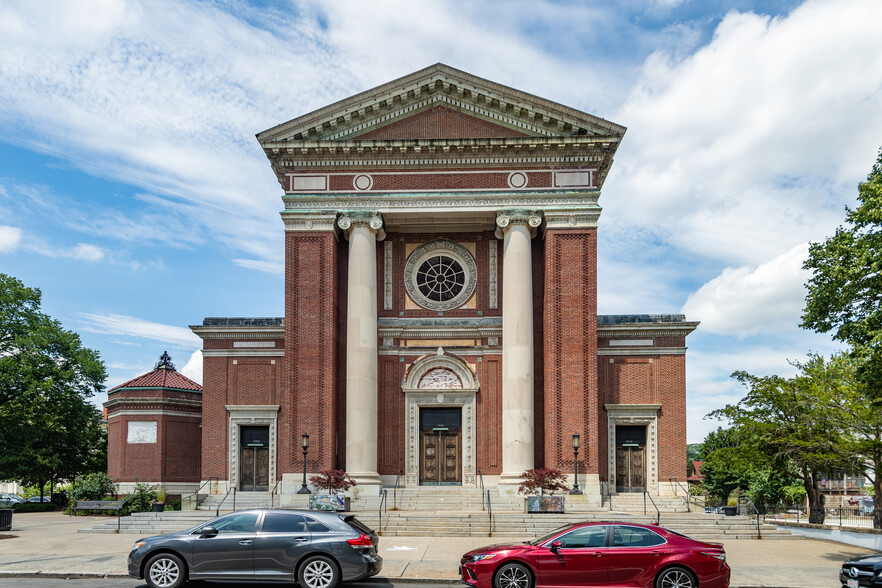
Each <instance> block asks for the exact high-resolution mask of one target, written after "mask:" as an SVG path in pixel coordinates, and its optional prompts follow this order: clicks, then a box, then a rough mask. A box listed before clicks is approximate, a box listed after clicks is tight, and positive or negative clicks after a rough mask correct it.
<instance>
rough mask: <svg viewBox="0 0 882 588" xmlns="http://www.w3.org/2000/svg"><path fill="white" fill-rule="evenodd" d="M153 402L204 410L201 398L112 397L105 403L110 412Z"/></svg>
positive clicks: (154, 403)
mask: <svg viewBox="0 0 882 588" xmlns="http://www.w3.org/2000/svg"><path fill="white" fill-rule="evenodd" d="M142 404H153V405H163V406H177V407H180V408H193V409H197V408H198V409H199V410H202V401H201V400H186V399H183V398H150V397H128V398H111V399H110V400H108V401H107V402H105V403H104V406H105V408H107V410H108V412H109V411H110V410H112V409H115V408H117V407H124V406H133V405H142Z"/></svg>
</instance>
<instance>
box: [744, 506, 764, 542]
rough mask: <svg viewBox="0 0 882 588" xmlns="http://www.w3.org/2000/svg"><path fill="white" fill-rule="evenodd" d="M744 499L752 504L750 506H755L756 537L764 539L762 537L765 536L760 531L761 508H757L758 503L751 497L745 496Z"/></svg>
mask: <svg viewBox="0 0 882 588" xmlns="http://www.w3.org/2000/svg"><path fill="white" fill-rule="evenodd" d="M744 501H745V502H747V503H748V504H749V505H750V507H751V508H753V512H755V513H756V538H757V539H762V538H763V533H762V531H760V520H759V518H760V513H759V510H757V508H756V505H755V504H754V503H753V501H752V500H751V499H750V498H748V497H746V496H744Z"/></svg>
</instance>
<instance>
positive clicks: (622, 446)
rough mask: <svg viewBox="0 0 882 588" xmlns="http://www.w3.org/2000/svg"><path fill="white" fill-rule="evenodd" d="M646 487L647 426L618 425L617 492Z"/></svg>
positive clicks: (637, 490) (638, 490) (634, 490)
mask: <svg viewBox="0 0 882 588" xmlns="http://www.w3.org/2000/svg"><path fill="white" fill-rule="evenodd" d="M645 489H646V427H645V426H636V427H634V426H617V427H616V492H643V491H644V490H645Z"/></svg>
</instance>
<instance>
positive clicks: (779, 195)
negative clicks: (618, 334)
mask: <svg viewBox="0 0 882 588" xmlns="http://www.w3.org/2000/svg"><path fill="white" fill-rule="evenodd" d="M880 21H882V3H879V2H877V1H875V0H843V1H840V2H825V1H820V0H819V1H813V0H809V1H808V2H806V3H805V4H803V5H802V6H800V7H798V8H796V9H795V10H794V11H793V12H792V13H790V14H789V15H787V16H785V17H780V18H769V17H764V16H759V15H756V14H752V13H748V14H743V13H738V12H734V11H733V12H730V13H729V14H728V15H727V16H726V17H725V18H724V19H723V20H722V22H721V23H720V24H719V26H718V27H717V29H716V31H715V33H714V36H713V39H712V40H711V41H710V42H709V43H708V44H707V45H706V46H704V47H702V48H701V49H699V50H698V51H696V52H694V53H692V54H690V55H688V56H686V57H684V58H680V57H679V56H676V57H672V56H671V55H669V54H666V53H663V52H659V53H656V54H654V55H652V56H651V57H650V58H649V59H648V60H647V61H646V63H645V64H644V67H643V71H642V77H641V79H640V81H639V83H638V84H637V85H636V86H635V88H634V90H633V92H632V94H631V96H630V97H629V98H628V100H627V101H626V103H625V104H624V105H623V106H622V108H621V109H619V111H618V112H617V113H616V114H615V118H614V120H616V121H618V122H622V123H624V124H626V125H627V126H628V127H629V130H628V133H627V135H626V137H625V140H624V142H623V145H622V148H621V150H620V151H619V153H618V154H617V157H616V160H617V166H616V167H615V168H614V169H613V171H612V174H611V176H610V181H609V182H608V183H607V185H606V187H605V190H604V192H605V201H604V207H605V208H606V212H605V214H606V215H608V216H609V217H614V218H616V219H617V222H622V223H626V224H633V223H636V224H639V225H642V226H653V227H659V226H661V227H665V229H666V235H667V240H668V241H669V242H670V243H672V244H674V245H676V246H677V247H680V248H682V249H684V250H686V251H692V252H696V253H698V254H700V255H703V256H708V257H711V256H712V257H713V258H715V259H717V260H721V261H723V262H724V263H728V264H733V263H737V264H758V263H761V262H763V261H765V260H766V259H768V251H782V250H785V249H789V248H791V247H793V246H794V245H796V244H798V243H803V242H806V241H810V240H815V239H819V238H822V237H823V236H825V235H827V234H830V233H832V231H833V230H834V229H835V226H836V225H837V224H838V223H839V222H840V221H841V219H842V217H843V214H844V212H843V205H844V204H846V203H848V202H850V201H852V200H853V198H854V197H855V195H856V191H855V189H854V186H855V184H856V182H857V181H859V180H860V179H861V178H863V177H865V176H866V173H867V171H868V170H869V169H870V167H871V165H872V162H873V160H874V158H875V155H876V152H877V149H878V147H879V142H880V139H879V134H878V130H879V129H880V128H882V91H880V89H882V86H880V82H879V80H880V79H882V45H880V44H879V42H878V27H877V26H876V24H875V23H877V22H880Z"/></svg>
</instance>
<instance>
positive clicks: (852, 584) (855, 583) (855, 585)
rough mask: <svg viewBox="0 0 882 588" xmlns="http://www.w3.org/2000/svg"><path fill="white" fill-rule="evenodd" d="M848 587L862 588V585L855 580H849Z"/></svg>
mask: <svg viewBox="0 0 882 588" xmlns="http://www.w3.org/2000/svg"><path fill="white" fill-rule="evenodd" d="M846 586H848V588H860V586H861V585H860V582H858V581H857V580H855V579H854V578H849V579H848V582H847V583H846Z"/></svg>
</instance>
